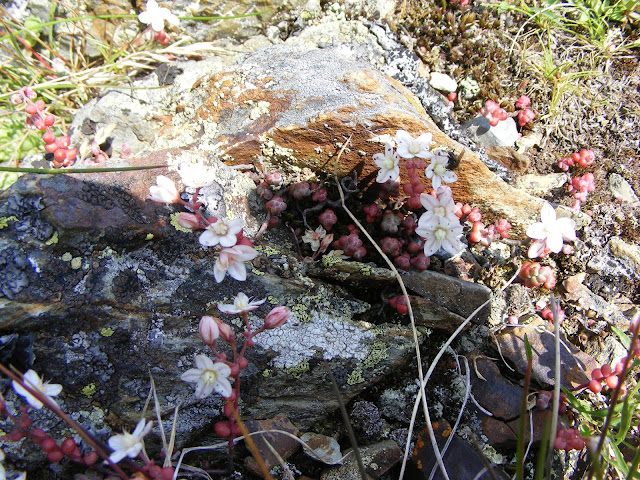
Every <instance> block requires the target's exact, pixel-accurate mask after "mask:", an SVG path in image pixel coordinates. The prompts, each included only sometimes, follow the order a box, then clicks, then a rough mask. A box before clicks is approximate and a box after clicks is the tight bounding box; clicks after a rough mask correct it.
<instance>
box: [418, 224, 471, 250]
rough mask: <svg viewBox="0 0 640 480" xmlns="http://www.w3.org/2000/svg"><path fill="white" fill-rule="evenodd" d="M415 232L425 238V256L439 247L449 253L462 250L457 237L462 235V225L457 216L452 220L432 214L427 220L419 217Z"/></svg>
mask: <svg viewBox="0 0 640 480" xmlns="http://www.w3.org/2000/svg"><path fill="white" fill-rule="evenodd" d="M416 233H417V234H418V235H420V236H421V237H422V238H424V239H425V241H424V254H425V255H426V256H427V257H428V256H431V255H433V254H434V253H436V252H437V251H438V250H440V247H442V248H444V249H445V250H446V251H447V252H449V253H450V254H451V255H456V254H457V253H458V252H460V250H462V243H461V242H460V240H459V238H458V237H460V235H462V225H460V221H459V220H458V219H457V218H456V220H455V221H453V220H450V219H448V218H446V217H441V216H433V217H431V219H427V220H425V219H423V218H422V217H420V219H419V220H418V228H416Z"/></svg>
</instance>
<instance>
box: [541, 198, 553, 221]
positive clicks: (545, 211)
mask: <svg viewBox="0 0 640 480" xmlns="http://www.w3.org/2000/svg"><path fill="white" fill-rule="evenodd" d="M540 220H541V221H542V223H552V222H555V221H556V211H555V210H554V209H553V207H552V206H551V204H550V203H548V202H545V203H544V205H542V210H541V211H540Z"/></svg>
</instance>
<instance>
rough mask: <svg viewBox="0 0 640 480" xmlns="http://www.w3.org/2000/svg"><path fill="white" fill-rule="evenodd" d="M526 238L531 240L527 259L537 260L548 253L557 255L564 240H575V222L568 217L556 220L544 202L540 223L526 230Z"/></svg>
mask: <svg viewBox="0 0 640 480" xmlns="http://www.w3.org/2000/svg"><path fill="white" fill-rule="evenodd" d="M527 236H528V237H529V238H531V239H533V242H531V245H530V246H529V251H528V252H527V254H528V256H529V258H537V257H540V256H542V255H544V254H545V252H547V251H550V252H553V253H559V252H560V250H562V246H563V244H564V240H567V241H571V242H572V241H574V240H575V239H576V222H575V221H574V220H573V219H571V218H568V217H563V218H557V216H556V211H555V210H554V209H553V207H552V206H551V205H550V204H549V203H547V202H545V203H544V205H542V210H541V212H540V222H536V223H534V224H533V225H530V226H529V228H527Z"/></svg>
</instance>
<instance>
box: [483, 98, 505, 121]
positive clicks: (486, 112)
mask: <svg viewBox="0 0 640 480" xmlns="http://www.w3.org/2000/svg"><path fill="white" fill-rule="evenodd" d="M480 115H482V116H483V117H485V118H486V119H487V120H489V124H490V125H491V126H492V127H495V126H496V125H498V123H499V122H502V121H504V120H506V119H507V118H508V116H509V115H507V112H506V111H505V110H504V109H503V108H501V107H500V105H498V104H497V103H496V102H494V101H493V100H487V101H486V102H485V103H484V107H482V108H481V109H480Z"/></svg>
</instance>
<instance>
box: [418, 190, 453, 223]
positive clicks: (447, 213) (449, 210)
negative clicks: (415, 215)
mask: <svg viewBox="0 0 640 480" xmlns="http://www.w3.org/2000/svg"><path fill="white" fill-rule="evenodd" d="M420 202H421V203H422V206H423V207H424V208H425V210H426V212H424V213H423V214H422V215H421V216H420V220H419V221H421V222H423V223H425V222H429V221H431V220H432V219H433V218H435V217H444V218H447V219H449V220H451V221H452V222H454V223H455V222H456V221H459V220H458V217H456V214H455V213H453V210H454V208H455V203H454V202H453V196H452V195H451V189H450V188H449V187H447V186H444V185H443V186H440V187H438V189H437V190H436V196H435V197H434V196H432V195H429V194H427V193H421V194H420Z"/></svg>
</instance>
